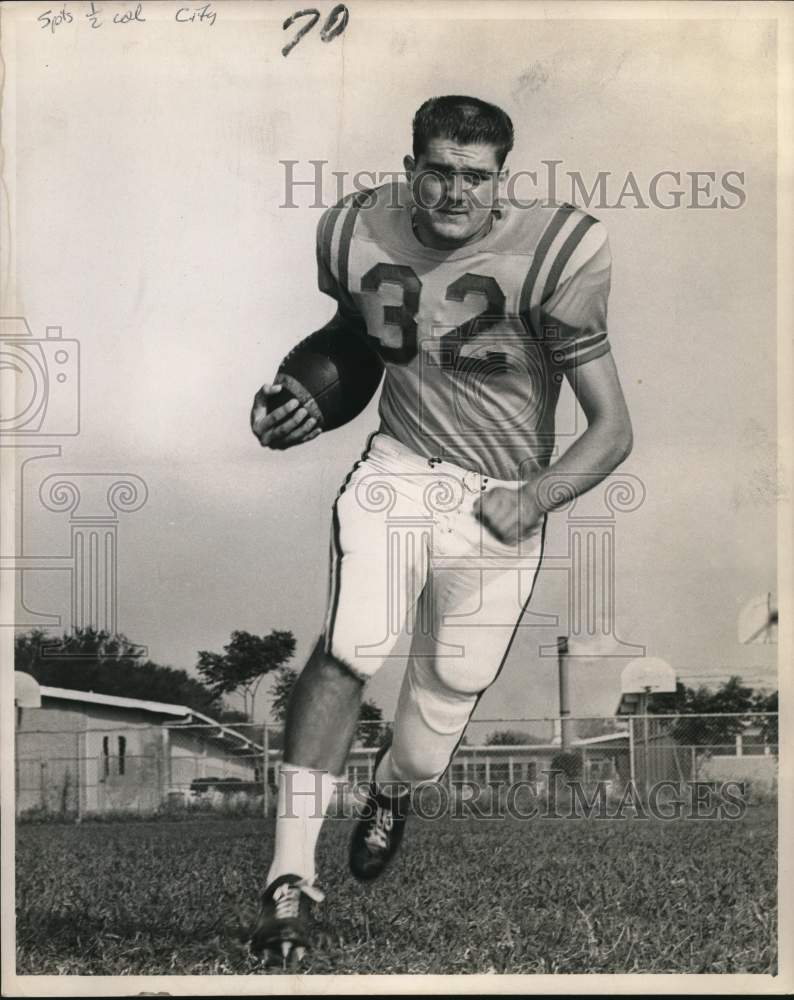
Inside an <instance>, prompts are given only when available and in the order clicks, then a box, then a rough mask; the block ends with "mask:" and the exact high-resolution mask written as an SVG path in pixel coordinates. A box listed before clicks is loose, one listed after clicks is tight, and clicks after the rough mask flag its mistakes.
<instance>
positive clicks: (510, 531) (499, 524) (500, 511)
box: [474, 484, 545, 545]
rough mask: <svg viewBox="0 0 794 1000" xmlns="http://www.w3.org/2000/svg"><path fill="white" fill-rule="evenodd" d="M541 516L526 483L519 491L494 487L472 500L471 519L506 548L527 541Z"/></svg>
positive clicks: (541, 512) (533, 493) (531, 489)
mask: <svg viewBox="0 0 794 1000" xmlns="http://www.w3.org/2000/svg"><path fill="white" fill-rule="evenodd" d="M544 513H545V512H544V511H543V510H542V509H541V508H540V506H539V505H538V503H537V500H536V498H535V490H534V488H531V487H530V486H529V484H527V485H526V486H524V487H522V488H521V489H520V490H509V489H506V488H505V487H504V486H495V487H494V488H493V489H492V490H488V492H487V493H481V494H480V496H479V497H477V499H476V500H475V501H474V516H475V517H476V518H477V519H478V520H479V521H481V522H482V523H483V524H484V525H485V527H486V528H487V529H488V530H489V531H490V532H491V534H492V535H494V537H496V538H498V539H499V541H500V542H503V543H504V544H505V545H517V544H518V542H519V541H521V540H523V539H524V538H528V537H529V536H530V535H531V534H532V532H533V531H534V530H535V529H536V527H537V525H538V522H539V521H540V520H541V518H542V517H543V514H544Z"/></svg>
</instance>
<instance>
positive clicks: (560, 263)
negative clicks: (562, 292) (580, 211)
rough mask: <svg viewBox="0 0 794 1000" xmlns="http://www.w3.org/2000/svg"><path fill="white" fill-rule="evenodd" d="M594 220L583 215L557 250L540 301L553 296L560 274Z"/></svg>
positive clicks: (590, 216)
mask: <svg viewBox="0 0 794 1000" xmlns="http://www.w3.org/2000/svg"><path fill="white" fill-rule="evenodd" d="M595 223H596V220H595V219H594V218H593V217H592V215H585V216H584V218H582V219H580V220H579V221H578V222H577V223H576V225H575V226H574V227H573V229H572V231H571V232H570V233H569V234H568V236H567V237H566V240H565V242H564V243H563V245H562V247H561V248H560V250H559V253H558V254H557V256H556V257H555V258H554V263H553V264H552V266H551V269H550V270H549V273H548V275H547V276H546V283H545V285H544V287H543V298H542V300H541V301H543V302H546V301H548V299H550V298H551V296H552V295H553V294H554V290H555V289H556V288H557V284H558V282H559V280H560V277H561V275H562V272H563V271H564V270H565V267H566V265H567V264H568V261H569V260H570V259H571V256H572V254H573V252H574V250H575V249H576V248H577V247H578V246H579V244H580V243H581V242H582V239H583V238H584V235H585V233H586V232H587V231H588V230H589V229H590V227H591V226H594V225H595Z"/></svg>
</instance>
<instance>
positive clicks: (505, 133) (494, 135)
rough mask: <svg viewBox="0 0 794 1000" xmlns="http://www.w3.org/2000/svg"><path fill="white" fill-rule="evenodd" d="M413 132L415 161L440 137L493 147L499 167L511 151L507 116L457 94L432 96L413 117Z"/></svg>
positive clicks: (492, 107) (493, 106) (499, 110)
mask: <svg viewBox="0 0 794 1000" xmlns="http://www.w3.org/2000/svg"><path fill="white" fill-rule="evenodd" d="M413 129H414V143H413V148H414V159H418V158H419V157H420V155H421V154H422V153H424V152H425V150H426V148H427V143H428V141H429V140H430V139H436V138H438V137H439V136H443V137H444V138H446V139H453V140H454V141H455V142H460V143H464V144H468V143H488V144H489V145H491V146H495V147H496V155H497V159H498V161H499V166H500V167H501V166H502V165H503V164H504V162H505V157H506V156H507V154H508V153H509V152H510V150H511V149H512V148H513V123H512V122H511V121H510V117H509V115H507V114H506V113H505V112H504V111H502V109H501V108H497V106H496V105H495V104H488V102H487V101H481V100H480V99H479V98H478V97H461V96H460V95H457V94H452V95H447V96H445V97H431V98H430V100H428V101H425V103H424V104H423V105H422V107H421V108H419V110H418V111H417V112H416V114H415V115H414V123H413Z"/></svg>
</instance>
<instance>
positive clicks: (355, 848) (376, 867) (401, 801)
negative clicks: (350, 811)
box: [350, 747, 410, 882]
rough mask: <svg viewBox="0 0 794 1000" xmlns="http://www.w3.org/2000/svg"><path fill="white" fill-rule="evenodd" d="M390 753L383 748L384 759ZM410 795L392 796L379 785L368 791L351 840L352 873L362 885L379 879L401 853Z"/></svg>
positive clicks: (374, 785)
mask: <svg viewBox="0 0 794 1000" xmlns="http://www.w3.org/2000/svg"><path fill="white" fill-rule="evenodd" d="M385 752H386V748H385V747H384V748H382V750H381V753H380V754H379V755H378V758H377V760H376V764H375V767H376V768H377V763H378V761H379V759H380V757H382V756H383V754H384V753H385ZM409 798H410V795H409V793H408V792H405V793H404V794H403V795H398V796H391V795H385V794H383V792H379V791H378V788H377V785H376V784H375V782H374V781H373V782H371V783H370V786H369V789H368V791H367V800H366V803H365V805H364V813H363V816H362V818H361V819H360V820H359V821H358V823H356V827H355V829H354V830H353V837H352V839H351V841H350V871H351V872H352V873H353V875H355V877H356V878H357V879H360V880H361V881H362V882H369V881H370V880H371V879H374V878H377V877H378V875H380V874H381V872H382V871H383V869H384V868H385V867H386V865H388V863H389V862H390V861H391V859H392V858H393V857H394V855H395V854H396V853H397V849H398V848H399V846H400V844H401V842H402V839H403V834H404V833H405V820H406V813H407V807H408V800H409Z"/></svg>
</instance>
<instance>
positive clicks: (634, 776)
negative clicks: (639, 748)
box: [629, 715, 637, 788]
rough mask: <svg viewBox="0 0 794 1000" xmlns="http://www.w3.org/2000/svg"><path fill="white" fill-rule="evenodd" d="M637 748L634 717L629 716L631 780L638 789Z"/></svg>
mask: <svg viewBox="0 0 794 1000" xmlns="http://www.w3.org/2000/svg"><path fill="white" fill-rule="evenodd" d="M634 756H635V747H634V716H633V715H631V716H629V779H630V781H631V784H632V785H633V786H634V787H635V788H636V782H637V767H636V764H635V762H634Z"/></svg>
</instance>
